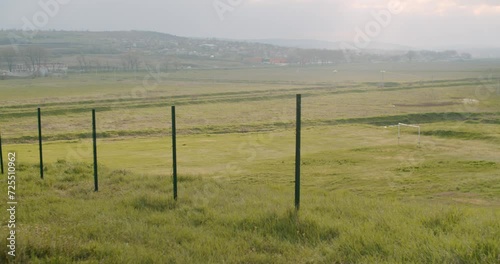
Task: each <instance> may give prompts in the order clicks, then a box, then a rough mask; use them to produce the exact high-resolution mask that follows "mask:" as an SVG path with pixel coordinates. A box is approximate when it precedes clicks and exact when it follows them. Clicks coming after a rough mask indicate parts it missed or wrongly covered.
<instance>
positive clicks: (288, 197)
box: [0, 160, 500, 263]
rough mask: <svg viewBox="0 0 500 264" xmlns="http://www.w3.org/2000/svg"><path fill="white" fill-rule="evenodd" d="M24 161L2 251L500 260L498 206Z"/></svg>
mask: <svg viewBox="0 0 500 264" xmlns="http://www.w3.org/2000/svg"><path fill="white" fill-rule="evenodd" d="M18 169H19V178H18V180H17V182H18V186H19V190H18V197H19V198H18V199H19V200H18V201H19V208H18V212H17V214H18V217H19V218H18V238H17V243H18V248H17V256H16V258H15V259H12V258H9V257H7V256H6V252H5V250H2V251H0V259H1V260H2V262H3V263H7V262H10V263H380V262H383V263H498V262H499V261H500V210H499V209H498V207H481V206H462V205H459V204H447V203H439V202H433V201H431V200H428V201H425V200H421V199H404V200H401V199H398V198H394V197H391V196H385V195H379V196H377V197H372V196H370V195H367V194H366V193H363V192H361V193H359V192H358V193H356V192H352V191H348V190H336V191H328V190H327V189H326V188H320V187H314V188H311V187H305V188H304V195H303V201H302V207H301V211H300V212H298V213H297V212H295V211H294V209H293V204H292V202H293V193H292V191H293V190H292V188H293V183H291V182H288V183H283V182H281V183H277V182H275V183H269V182H266V183H265V184H264V183H259V182H258V181H254V182H253V183H252V182H248V181H238V180H234V179H230V178H223V179H219V180H217V179H208V178H201V177H195V176H186V175H184V176H182V177H181V182H180V185H179V187H180V189H179V191H180V197H179V201H178V202H174V201H173V199H172V198H171V196H172V192H171V188H170V186H171V182H170V180H169V178H168V177H165V176H155V175H143V174H133V173H130V172H127V171H124V170H109V169H107V168H105V167H102V168H101V171H102V174H101V188H100V190H101V191H100V192H98V193H94V192H93V191H92V166H91V165H90V164H85V163H71V162H67V161H64V160H60V161H58V162H56V163H52V164H49V165H48V166H47V171H48V172H50V175H51V177H47V178H46V179H45V180H43V181H42V180H39V179H38V175H37V168H36V166H34V165H24V164H21V165H20V166H19V168H18ZM308 181H309V182H311V181H314V179H313V178H309V179H308ZM3 187H5V183H2V188H3ZM1 218H2V221H3V222H4V223H5V221H6V214H2V215H1ZM6 235H7V229H6V227H5V225H3V227H2V229H1V237H5V236H6ZM2 244H4V245H5V242H3V243H2Z"/></svg>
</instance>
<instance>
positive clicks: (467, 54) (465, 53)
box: [460, 52, 472, 60]
mask: <svg viewBox="0 0 500 264" xmlns="http://www.w3.org/2000/svg"><path fill="white" fill-rule="evenodd" d="M460 57H461V58H462V59H464V60H470V59H472V55H471V54H470V53H467V52H464V53H462V54H460Z"/></svg>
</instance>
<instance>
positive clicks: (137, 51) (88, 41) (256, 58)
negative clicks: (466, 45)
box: [0, 30, 471, 77]
mask: <svg viewBox="0 0 500 264" xmlns="http://www.w3.org/2000/svg"><path fill="white" fill-rule="evenodd" d="M469 59H471V55H470V54H460V53H458V52H457V51H411V50H410V51H409V50H390V51H388V50H354V49H351V50H327V49H300V48H293V47H281V46H275V45H270V44H262V43H255V42H249V41H228V40H220V39H199V38H187V37H178V36H174V35H169V34H163V33H155V32H142V31H127V32H76V31H42V32H37V34H36V35H35V36H34V37H33V38H24V37H23V33H22V32H21V31H5V30H4V31H0V75H1V76H4V77H5V76H13V77H44V76H50V75H56V76H60V75H64V74H66V73H67V72H72V71H73V72H88V71H140V70H147V69H149V68H152V67H156V68H163V70H164V71H168V70H180V69H203V68H225V67H229V68H231V67H255V66H265V65H275V66H286V65H319V64H338V63H357V62H372V63H377V62H402V63H403V62H405V63H407V62H418V61H447V60H469Z"/></svg>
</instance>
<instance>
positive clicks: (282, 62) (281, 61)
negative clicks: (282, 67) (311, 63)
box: [269, 58, 288, 64]
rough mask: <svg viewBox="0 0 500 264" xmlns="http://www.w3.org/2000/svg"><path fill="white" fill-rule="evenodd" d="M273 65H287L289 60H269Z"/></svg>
mask: <svg viewBox="0 0 500 264" xmlns="http://www.w3.org/2000/svg"><path fill="white" fill-rule="evenodd" d="M269 63H271V64H287V63H288V60H287V59H286V58H271V59H269Z"/></svg>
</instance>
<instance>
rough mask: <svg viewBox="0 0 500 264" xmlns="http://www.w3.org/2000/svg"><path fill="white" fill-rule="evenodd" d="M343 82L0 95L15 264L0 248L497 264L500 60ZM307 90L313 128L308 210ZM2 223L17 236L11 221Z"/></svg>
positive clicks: (11, 86)
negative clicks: (175, 191) (13, 174)
mask: <svg viewBox="0 0 500 264" xmlns="http://www.w3.org/2000/svg"><path fill="white" fill-rule="evenodd" d="M380 67H383V68H384V69H387V73H386V75H385V80H384V85H382V84H381V83H380V82H381V80H380V79H379V78H380V77H381V76H380V70H379V68H380ZM335 69H338V72H337V75H332V74H330V73H331V72H332V69H331V67H306V68H295V67H282V68H267V69H261V68H257V69H234V70H222V69H221V70H210V71H208V70H207V71H179V72H173V73H170V74H162V75H154V74H150V73H137V76H129V75H125V74H109V75H104V74H102V75H101V74H98V75H70V76H68V77H67V78H65V79H51V78H46V79H30V80H6V81H0V93H1V98H0V101H1V105H0V130H1V133H2V138H3V141H4V143H5V144H4V156H5V154H6V153H7V152H12V151H15V152H16V153H17V157H18V160H17V172H18V174H17V178H16V185H17V190H16V195H17V199H18V200H17V201H18V208H17V211H16V217H17V218H16V220H17V229H16V232H17V248H16V253H17V254H16V258H10V257H8V256H7V251H6V250H2V251H0V259H1V262H11V263H73V262H76V263H500V156H499V155H498V153H500V126H499V124H500V83H499V82H498V79H497V78H496V77H498V75H499V73H500V63H499V62H495V61H476V62H470V63H436V64H417V63H415V64H404V65H403V64H393V65H391V64H387V65H385V64H384V65H378V64H367V65H338V66H337V67H335ZM342 74H343V75H342ZM341 75H342V76H341ZM412 76H413V77H412ZM490 76H491V78H490ZM495 76H496V77H495ZM297 93H301V94H302V95H303V99H302V100H303V125H304V128H303V142H302V144H303V145H302V147H303V157H302V200H301V209H300V211H299V212H298V213H297V212H295V210H294V209H293V199H294V197H293V195H294V189H293V188H294V143H295V135H294V132H295V131H294V125H295V124H294V118H295V116H294V114H295V112H294V111H295V94H297ZM172 104H175V105H176V106H177V119H178V124H177V126H178V130H179V134H178V148H179V149H178V159H179V173H180V180H179V200H178V201H177V202H175V201H173V199H172V187H171V185H172V182H171V170H172V169H171V167H172V164H171V150H170V148H171V141H170V133H171V131H170V125H171V124H170V120H169V118H170V112H169V106H170V105H172ZM39 106H40V107H41V108H42V113H43V118H42V120H43V134H44V139H45V144H44V158H45V168H44V170H45V179H44V180H41V179H39V178H40V177H39V170H38V165H37V162H38V145H37V141H36V140H37V120H36V108H37V107H39ZM92 108H96V110H97V121H98V122H97V123H98V133H99V139H98V150H99V171H100V191H99V192H94V191H93V178H92V175H93V167H92V163H91V162H92V142H91V139H90V136H91V130H90V129H91V109H92ZM398 122H404V123H411V124H420V125H421V128H422V131H421V138H420V140H421V143H420V144H418V143H417V142H418V135H417V131H416V129H412V128H403V129H402V131H401V132H402V133H401V135H402V136H401V138H400V140H399V144H398V138H397V127H392V126H391V125H395V124H397V123H398ZM0 188H1V189H3V190H7V183H6V181H2V182H1V184H0ZM1 199H2V200H1V201H3V202H4V204H5V203H6V202H7V193H6V192H5V195H2V198H1ZM5 207H7V205H5ZM0 220H1V221H2V227H1V228H0V236H1V237H7V236H8V235H7V234H8V232H9V229H8V228H7V221H8V214H7V213H4V214H0ZM4 241H5V240H4ZM4 243H5V242H4ZM3 245H4V246H3V247H4V248H6V246H5V244H3Z"/></svg>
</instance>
